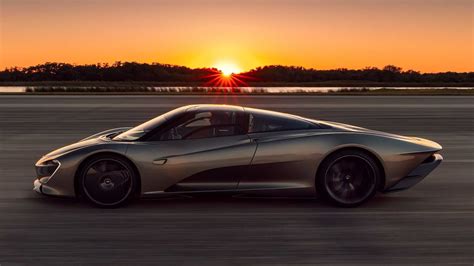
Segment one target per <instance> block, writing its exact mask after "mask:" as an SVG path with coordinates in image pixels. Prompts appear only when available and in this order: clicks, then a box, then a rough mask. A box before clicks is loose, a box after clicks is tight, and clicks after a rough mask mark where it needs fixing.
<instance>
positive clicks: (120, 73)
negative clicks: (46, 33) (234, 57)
mask: <svg viewBox="0 0 474 266" xmlns="http://www.w3.org/2000/svg"><path fill="white" fill-rule="evenodd" d="M216 75H219V70H217V69H215V68H195V69H192V68H188V67H184V66H176V65H168V64H159V63H152V64H147V63H136V62H116V63H114V64H90V65H73V64H67V63H45V64H40V65H36V66H30V67H24V68H20V67H12V68H6V69H5V70H3V71H0V82H40V81H114V82H120V81H131V82H134V81H140V82H141V81H143V82H147V81H150V82H190V83H205V82H208V81H210V80H213V79H215V77H216ZM236 80H238V81H239V82H241V83H246V82H248V83H252V84H255V83H260V82H274V83H311V82H330V81H362V82H402V83H430V84H436V83H464V84H467V83H470V84H472V83H474V72H461V73H460V72H442V73H420V72H418V71H414V70H406V71H404V70H403V69H401V68H400V67H397V66H393V65H388V66H385V67H384V68H376V67H367V68H364V69H345V68H340V69H333V70H317V69H312V68H303V67H296V66H281V65H271V66H264V67H257V68H255V69H252V70H250V71H248V72H245V73H240V74H238V75H237V76H236ZM239 85H244V84H239Z"/></svg>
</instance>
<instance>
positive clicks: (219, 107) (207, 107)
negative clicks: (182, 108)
mask: <svg viewBox="0 0 474 266" xmlns="http://www.w3.org/2000/svg"><path fill="white" fill-rule="evenodd" d="M187 107H188V108H187V109H186V112H189V111H244V108H243V107H241V106H236V105H227V104H193V105H189V106H187Z"/></svg>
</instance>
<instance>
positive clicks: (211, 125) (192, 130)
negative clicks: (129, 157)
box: [159, 111, 242, 140]
mask: <svg viewBox="0 0 474 266" xmlns="http://www.w3.org/2000/svg"><path fill="white" fill-rule="evenodd" d="M238 134H242V130H240V127H239V126H238V125H237V113H236V112H232V111H204V112H196V113H189V114H188V115H186V116H185V117H184V118H181V119H180V120H178V121H177V122H176V123H175V124H174V125H172V126H171V128H169V129H168V130H166V131H165V132H163V133H162V134H161V135H160V138H159V139H160V140H180V139H200V138H212V137H223V136H232V135H238Z"/></svg>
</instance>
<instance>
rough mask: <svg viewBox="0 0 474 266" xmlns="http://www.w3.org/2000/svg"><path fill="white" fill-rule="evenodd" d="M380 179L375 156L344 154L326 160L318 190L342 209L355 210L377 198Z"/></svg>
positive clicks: (336, 154) (323, 164) (320, 175)
mask: <svg viewBox="0 0 474 266" xmlns="http://www.w3.org/2000/svg"><path fill="white" fill-rule="evenodd" d="M380 177H381V174H380V167H379V166H378V164H377V162H376V161H375V160H374V159H373V157H372V156H370V155H369V154H367V153H365V152H362V151H358V150H344V151H340V152H336V153H334V154H332V155H330V156H329V157H328V158H327V159H326V160H324V162H323V163H322V165H321V167H320V171H318V179H317V189H318V192H319V193H320V194H322V196H324V197H325V198H326V199H328V200H329V201H331V202H333V203H335V204H337V205H339V206H342V207H355V206H358V205H360V204H362V203H364V202H365V201H367V200H369V199H370V198H372V197H373V196H374V195H375V193H376V192H377V187H378V185H379V182H380Z"/></svg>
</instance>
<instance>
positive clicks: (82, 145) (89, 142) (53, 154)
mask: <svg viewBox="0 0 474 266" xmlns="http://www.w3.org/2000/svg"><path fill="white" fill-rule="evenodd" d="M99 142H103V140H101V139H98V138H95V139H88V140H83V141H79V142H76V143H73V144H70V145H67V146H64V147H61V148H59V149H56V150H54V151H52V152H49V153H48V154H46V155H44V156H43V157H42V158H45V159H48V160H51V159H55V158H57V157H59V156H61V155H64V154H66V153H69V152H72V151H75V150H78V149H82V148H85V147H89V146H93V145H96V144H98V143H99Z"/></svg>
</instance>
